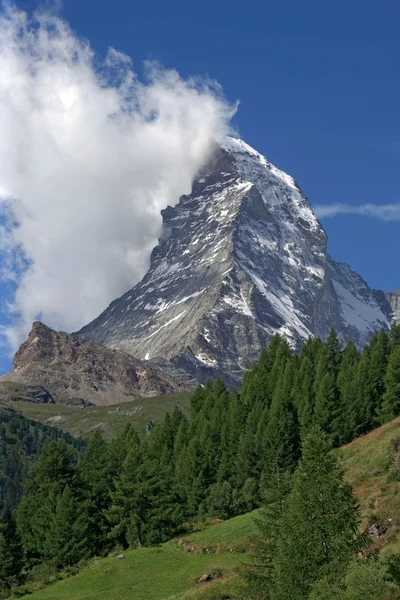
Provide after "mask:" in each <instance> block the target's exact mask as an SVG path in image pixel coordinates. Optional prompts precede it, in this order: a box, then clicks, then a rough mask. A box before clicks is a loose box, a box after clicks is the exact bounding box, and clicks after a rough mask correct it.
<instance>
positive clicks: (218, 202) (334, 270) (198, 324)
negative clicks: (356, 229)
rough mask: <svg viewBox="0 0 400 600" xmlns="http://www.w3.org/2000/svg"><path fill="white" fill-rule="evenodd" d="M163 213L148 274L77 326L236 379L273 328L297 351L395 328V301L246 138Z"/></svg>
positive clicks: (227, 147)
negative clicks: (342, 255)
mask: <svg viewBox="0 0 400 600" xmlns="http://www.w3.org/2000/svg"><path fill="white" fill-rule="evenodd" d="M162 216H163V230H162V235H161V238H160V240H159V244H158V245H157V247H156V248H154V250H153V252H152V255H151V262H150V268H149V271H148V272H147V274H146V275H145V276H144V278H143V279H142V281H140V282H139V283H138V284H137V285H135V286H134V287H133V288H132V289H131V290H130V291H128V292H127V293H126V294H124V295H123V296H121V297H120V298H118V299H117V300H115V301H114V302H112V303H111V304H110V306H109V307H108V308H107V309H106V310H105V311H104V312H103V313H102V314H101V315H100V316H99V317H98V318H96V319H95V320H94V321H92V322H91V323H89V324H88V325H87V326H85V327H84V328H83V329H81V330H80V331H79V332H78V333H77V335H79V336H80V337H82V338H83V339H85V340H92V341H94V342H96V343H99V344H104V345H106V346H109V347H111V348H117V349H119V350H124V351H125V352H128V353H130V354H132V355H134V356H138V357H139V358H141V359H146V360H147V359H149V358H151V359H153V358H157V357H163V358H164V359H168V360H169V361H171V362H172V363H173V364H175V365H177V366H178V367H181V368H183V369H185V370H186V371H188V372H189V373H190V374H191V375H193V376H194V377H196V378H197V379H199V380H200V381H204V380H206V379H207V378H208V377H209V376H212V377H215V376H217V375H220V376H222V377H223V378H224V379H225V381H227V382H228V383H234V384H236V383H238V382H239V381H240V378H241V376H242V374H243V370H244V369H245V367H246V365H247V364H248V363H249V362H252V361H255V360H256V359H257V356H258V354H259V352H260V349H261V348H262V347H263V346H265V345H267V344H268V342H269V340H270V338H271V336H272V335H273V334H275V333H279V334H281V335H283V336H284V337H285V338H286V339H287V340H288V341H289V342H290V344H291V346H292V347H293V348H298V347H300V346H301V345H302V343H303V342H304V340H305V339H306V338H307V337H309V336H310V335H312V336H319V337H321V338H325V337H326V336H327V334H328V331H329V328H330V327H331V326H333V327H335V329H336V330H337V331H338V333H339V336H340V338H341V339H342V340H343V341H346V340H348V339H350V338H351V339H353V340H354V341H355V342H356V343H357V345H358V346H360V347H361V346H363V345H364V344H365V343H366V342H367V341H368V340H369V339H370V337H371V335H372V334H373V332H374V331H375V330H377V329H380V328H382V327H384V328H387V327H388V326H389V322H390V320H391V318H392V314H393V309H392V307H391V305H390V299H388V298H387V297H386V296H385V294H384V292H381V291H376V290H372V289H370V288H369V287H368V285H367V284H366V282H365V281H364V280H363V279H362V278H361V277H360V276H359V275H357V274H356V273H354V272H353V271H352V270H351V269H350V267H349V266H348V265H344V264H339V263H336V262H335V261H334V260H333V259H332V258H330V257H329V256H328V255H327V236H326V234H325V232H324V230H323V228H322V226H321V224H320V223H319V221H318V219H317V217H316V216H315V215H314V213H313V211H312V208H311V206H310V204H309V202H308V200H307V198H306V196H305V195H304V194H303V192H302V191H301V189H300V188H299V186H298V185H297V183H296V182H295V181H294V180H293V179H292V177H290V176H289V175H287V174H286V173H284V172H282V171H280V170H279V169H277V168H276V167H274V166H273V165H272V164H271V163H270V162H269V161H268V160H267V159H266V158H265V157H263V156H262V155H260V154H259V153H258V152H256V151H255V150H253V149H252V148H251V147H250V146H248V145H247V144H245V143H244V142H243V141H241V140H237V139H233V138H226V139H225V140H224V141H223V142H222V144H221V145H220V146H218V147H217V148H216V151H215V154H214V156H213V159H212V160H211V161H210V162H209V163H208V164H207V166H206V167H205V168H204V169H203V170H202V172H201V173H200V174H199V176H198V178H197V179H196V181H195V182H194V183H193V188H192V193H191V194H190V195H188V196H182V197H181V198H180V200H179V202H178V204H177V205H176V206H174V207H170V206H169V207H168V208H166V209H165V210H163V211H162Z"/></svg>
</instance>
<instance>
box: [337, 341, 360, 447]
mask: <svg viewBox="0 0 400 600" xmlns="http://www.w3.org/2000/svg"><path fill="white" fill-rule="evenodd" d="M358 361H359V353H358V351H357V348H356V346H355V344H354V342H352V341H351V340H350V341H349V342H348V343H347V345H346V348H345V349H344V350H343V353H342V360H341V364H340V370H339V374H338V378H337V386H338V389H339V394H340V409H339V414H338V415H337V418H336V419H337V420H336V423H335V427H336V431H337V434H338V435H337V440H338V444H339V445H342V444H347V443H348V442H350V441H351V440H352V439H353V437H354V432H355V430H356V427H357V420H356V419H357V408H356V407H357V404H356V400H357V385H356V375H357V368H358Z"/></svg>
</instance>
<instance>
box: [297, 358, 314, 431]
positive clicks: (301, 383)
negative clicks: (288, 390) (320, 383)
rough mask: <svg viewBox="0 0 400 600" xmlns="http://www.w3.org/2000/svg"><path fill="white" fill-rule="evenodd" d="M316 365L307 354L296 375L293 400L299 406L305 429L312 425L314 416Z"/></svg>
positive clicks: (301, 420) (303, 428) (301, 423)
mask: <svg viewBox="0 0 400 600" xmlns="http://www.w3.org/2000/svg"><path fill="white" fill-rule="evenodd" d="M314 378H315V367H314V363H313V362H312V359H311V358H310V357H309V356H307V355H305V356H304V357H303V359H302V360H301V362H300V365H299V368H298V370H297V374H296V377H295V383H294V389H293V401H294V404H295V406H296V408H297V412H298V417H299V423H300V427H301V429H302V430H303V431H305V430H307V429H308V428H309V427H311V425H312V423H313V418H314V405H315V393H314Z"/></svg>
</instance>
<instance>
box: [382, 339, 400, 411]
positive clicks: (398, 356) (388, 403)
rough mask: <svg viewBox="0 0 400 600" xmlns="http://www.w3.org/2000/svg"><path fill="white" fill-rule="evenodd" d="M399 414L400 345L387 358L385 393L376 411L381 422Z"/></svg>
mask: <svg viewBox="0 0 400 600" xmlns="http://www.w3.org/2000/svg"><path fill="white" fill-rule="evenodd" d="M399 414H400V346H396V347H395V348H394V349H393V351H392V353H391V355H390V358H389V364H388V367H387V371H386V375H385V393H384V395H383V401H382V407H381V409H380V410H379V412H378V418H379V420H380V422H381V423H386V422H387V421H390V420H391V419H394V418H395V417H397V416H398V415H399Z"/></svg>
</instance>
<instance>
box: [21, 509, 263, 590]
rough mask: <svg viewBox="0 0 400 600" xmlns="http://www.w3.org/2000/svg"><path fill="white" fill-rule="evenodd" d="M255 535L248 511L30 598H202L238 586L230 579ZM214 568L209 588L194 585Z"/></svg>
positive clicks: (102, 563)
mask: <svg viewBox="0 0 400 600" xmlns="http://www.w3.org/2000/svg"><path fill="white" fill-rule="evenodd" d="M254 531H255V525H254V520H253V514H252V513H250V514H248V515H243V516H240V517H236V518H234V519H230V520H229V521H225V522H224V523H218V524H216V525H212V526H211V527H210V528H208V529H205V530H203V531H199V532H196V533H193V534H191V535H186V536H184V537H182V538H181V539H180V540H174V541H171V542H167V543H166V544H163V545H162V546H160V547H159V548H141V549H137V550H130V551H128V552H126V553H125V558H124V559H123V560H121V559H118V558H117V557H115V556H113V557H109V558H105V559H101V560H94V561H92V562H91V563H90V565H89V567H87V568H85V569H83V570H82V571H81V572H80V573H79V574H78V575H76V576H74V577H70V578H68V579H64V580H62V581H59V582H57V583H56V584H54V585H51V586H48V587H47V588H45V589H43V590H40V591H38V592H36V593H34V594H33V595H31V596H30V598H32V599H33V600H67V599H68V600H72V599H73V600H89V599H94V598H95V599H96V600H120V599H121V600H122V599H125V598H132V599H135V600H136V599H137V600H139V599H140V600H145V599H146V600H161V599H166V598H168V599H171V600H172V599H173V598H174V599H178V598H179V600H183V599H186V598H187V599H197V600H200V598H206V597H208V595H209V593H210V592H211V591H213V590H215V588H220V587H221V586H223V587H224V590H226V589H229V588H230V587H231V585H232V584H233V583H234V584H235V585H236V582H235V581H233V580H234V577H233V575H234V573H235V570H236V569H237V568H238V567H240V565H242V564H243V562H245V561H246V555H245V554H244V553H243V551H244V549H245V547H246V546H247V544H248V540H249V537H250V536H251V535H253V534H254ZM178 542H181V543H178ZM206 550H208V552H207V551H206ZM231 550H233V551H231ZM216 569H218V570H220V572H219V573H218V574H217V575H218V577H217V578H216V579H215V580H214V581H213V582H212V583H211V584H198V583H197V581H198V579H199V578H200V577H201V576H202V575H204V574H205V573H212V572H213V571H215V570H216ZM231 580H232V581H231Z"/></svg>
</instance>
